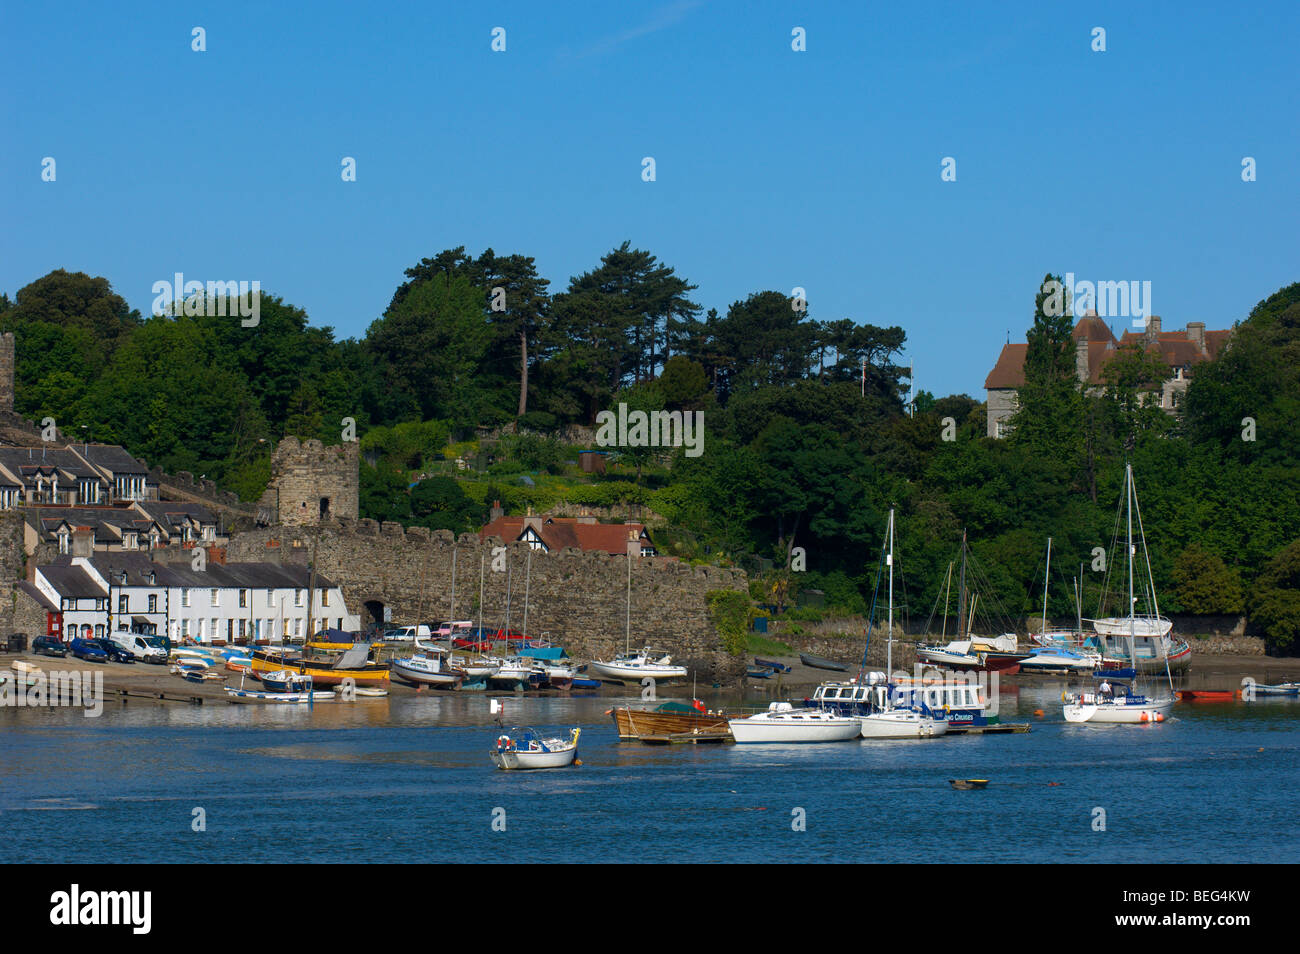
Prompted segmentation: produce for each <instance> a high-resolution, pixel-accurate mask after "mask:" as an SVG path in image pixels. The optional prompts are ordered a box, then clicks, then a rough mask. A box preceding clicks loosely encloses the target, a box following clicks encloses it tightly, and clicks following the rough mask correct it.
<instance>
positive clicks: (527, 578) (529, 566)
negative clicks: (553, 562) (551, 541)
mask: <svg viewBox="0 0 1300 954" xmlns="http://www.w3.org/2000/svg"><path fill="white" fill-rule="evenodd" d="M532 578H533V548H532V546H531V545H530V546H529V547H528V559H527V560H526V561H525V562H524V639H527V638H528V584H529V582H531V581H532Z"/></svg>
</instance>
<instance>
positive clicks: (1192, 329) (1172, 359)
mask: <svg viewBox="0 0 1300 954" xmlns="http://www.w3.org/2000/svg"><path fill="white" fill-rule="evenodd" d="M1231 336H1232V331H1231V330H1226V331H1206V330H1205V322H1203V321H1191V322H1188V323H1187V327H1186V329H1184V330H1182V331H1164V330H1163V329H1162V327H1161V320H1160V316H1159V315H1152V316H1151V317H1150V318H1149V319H1148V320H1147V326H1146V329H1145V330H1143V331H1125V332H1124V334H1123V336H1122V337H1120V338H1116V337H1115V333H1114V332H1113V331H1111V329H1110V326H1109V325H1107V324H1106V322H1104V321H1102V320H1101V319H1100V318H1098V317H1097V315H1096V313H1095V312H1092V311H1089V312H1088V314H1087V315H1085V316H1084V317H1082V318H1080V319H1079V321H1078V322H1077V323H1076V324H1075V326H1074V332H1073V338H1074V344H1075V374H1076V376H1077V377H1078V379H1079V382H1080V384H1081V385H1082V386H1083V387H1084V389H1085V390H1088V391H1093V392H1095V391H1098V390H1100V389H1101V387H1102V371H1103V369H1104V368H1105V366H1106V362H1108V361H1109V360H1110V359H1111V358H1113V357H1114V356H1115V353H1116V351H1117V350H1118V349H1119V348H1121V347H1124V346H1127V345H1131V344H1133V343H1140V344H1142V345H1143V347H1145V349H1146V350H1147V352H1148V353H1150V354H1153V355H1156V356H1157V357H1158V358H1159V359H1160V360H1161V361H1162V362H1163V363H1164V364H1165V366H1166V367H1167V368H1168V369H1169V375H1168V377H1166V378H1165V380H1164V381H1163V382H1161V386H1160V391H1159V392H1158V393H1157V392H1155V391H1152V392H1151V394H1150V396H1149V398H1148V399H1149V400H1152V401H1155V400H1159V402H1160V406H1161V408H1163V409H1164V410H1165V411H1166V412H1168V413H1170V414H1176V413H1177V412H1178V409H1179V407H1180V406H1181V404H1182V398H1183V394H1184V393H1185V392H1186V391H1187V384H1188V382H1189V381H1190V380H1191V376H1192V374H1193V371H1194V369H1195V367H1196V366H1197V365H1198V364H1202V363H1203V362H1206V361H1210V360H1212V359H1213V358H1215V357H1217V356H1218V354H1219V352H1220V351H1221V350H1222V349H1223V346H1224V345H1225V344H1226V343H1227V341H1228V339H1229V338H1230V337H1231ZM1028 350H1029V346H1028V345H1027V344H1024V343H1023V342H1014V343H1008V344H1006V345H1003V347H1002V353H1001V354H999V355H998V360H997V363H996V364H995V365H994V366H993V370H992V371H990V372H989V374H988V377H987V378H986V379H985V381H984V390H985V393H986V394H987V396H988V431H987V434H988V436H989V437H1005V436H1006V435H1007V434H1008V433H1009V427H1010V424H1009V421H1010V418H1011V417H1012V415H1014V414H1015V413H1016V411H1017V410H1019V409H1020V404H1019V391H1020V388H1021V387H1022V386H1023V385H1024V383H1025V355H1026V352H1027V351H1028Z"/></svg>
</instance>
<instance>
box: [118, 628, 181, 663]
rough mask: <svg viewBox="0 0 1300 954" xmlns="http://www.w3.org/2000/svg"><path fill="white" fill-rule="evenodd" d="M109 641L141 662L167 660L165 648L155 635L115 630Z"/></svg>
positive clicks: (161, 661) (162, 661) (163, 661)
mask: <svg viewBox="0 0 1300 954" xmlns="http://www.w3.org/2000/svg"><path fill="white" fill-rule="evenodd" d="M109 642H111V643H112V644H113V645H114V646H117V647H118V648H120V649H121V650H123V651H124V652H126V653H129V654H130V655H131V658H132V660H136V659H138V660H140V661H141V662H151V663H159V664H161V663H165V662H167V650H166V649H164V648H163V646H162V644H161V641H160V640H159V638H158V637H157V636H144V635H141V634H140V633H125V632H117V633H114V634H113V637H112V639H110V640H109Z"/></svg>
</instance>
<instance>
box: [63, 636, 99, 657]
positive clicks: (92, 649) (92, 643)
mask: <svg viewBox="0 0 1300 954" xmlns="http://www.w3.org/2000/svg"><path fill="white" fill-rule="evenodd" d="M100 642H101V640H98V639H92V638H91V637H89V636H78V637H77V638H76V639H74V640H73V641H72V645H71V646H69V647H68V649H69V651H70V652H71V653H72V655H74V656H76V657H77V658H78V659H84V660H85V661H86V662H108V653H106V652H104V650H103V649H102V648H101V647H100V645H99V644H100Z"/></svg>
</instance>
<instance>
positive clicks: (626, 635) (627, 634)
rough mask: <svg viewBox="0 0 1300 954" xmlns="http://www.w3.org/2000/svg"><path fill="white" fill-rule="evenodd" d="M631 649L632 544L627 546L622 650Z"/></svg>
mask: <svg viewBox="0 0 1300 954" xmlns="http://www.w3.org/2000/svg"><path fill="white" fill-rule="evenodd" d="M631 651H632V544H631V543H630V542H629V543H628V546H627V623H626V625H625V627H624V629H623V652H624V654H627V653H629V652H631Z"/></svg>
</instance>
